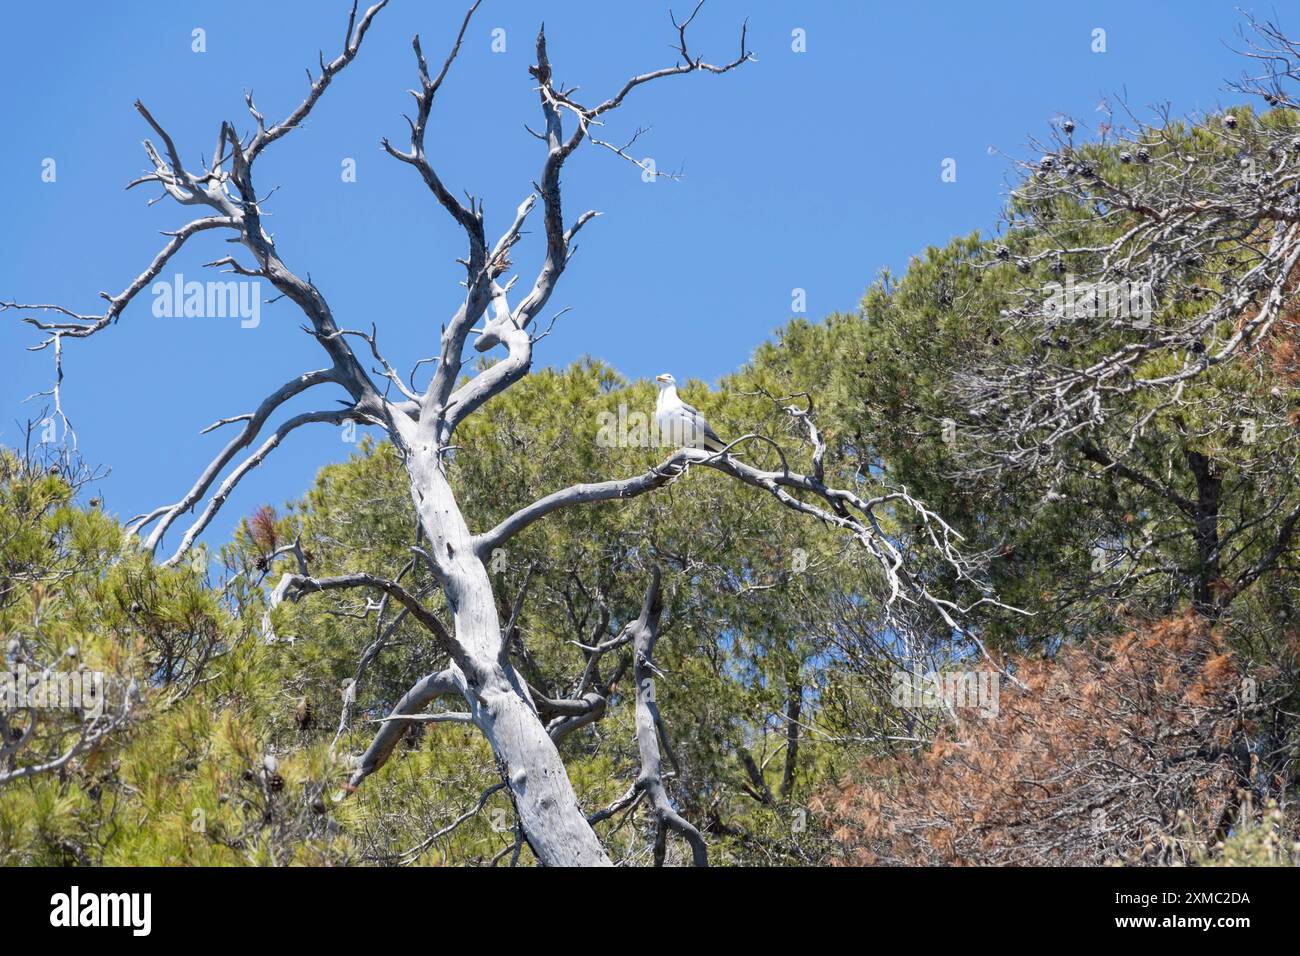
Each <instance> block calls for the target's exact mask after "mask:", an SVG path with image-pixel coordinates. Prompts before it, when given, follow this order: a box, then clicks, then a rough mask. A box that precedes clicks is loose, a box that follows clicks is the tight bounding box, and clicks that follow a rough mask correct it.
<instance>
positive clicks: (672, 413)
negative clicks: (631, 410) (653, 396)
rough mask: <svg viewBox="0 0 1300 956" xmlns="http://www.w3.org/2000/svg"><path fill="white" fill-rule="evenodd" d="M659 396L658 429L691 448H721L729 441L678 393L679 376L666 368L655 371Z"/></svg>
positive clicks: (656, 419) (657, 404) (714, 449)
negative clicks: (674, 375) (666, 370)
mask: <svg viewBox="0 0 1300 956" xmlns="http://www.w3.org/2000/svg"><path fill="white" fill-rule="evenodd" d="M655 381H656V382H658V383H659V398H658V399H657V400H656V401H655V424H656V425H658V426H659V433H660V434H661V435H665V436H668V437H669V439H670V440H671V441H674V442H676V443H677V444H679V445H685V446H687V447H688V448H703V449H706V450H707V451H722V450H723V449H724V448H726V447H727V443H726V442H724V441H723V440H722V439H721V438H719V437H718V433H717V432H715V431H714V430H713V426H711V425H710V424H709V422H708V419H706V418H705V417H704V416H703V415H701V414H700V410H699V409H698V408H696V407H695V406H693V405H687V404H686V403H685V402H683V401H682V400H681V399H680V398H678V397H677V379H675V378H673V377H672V375H670V374H669V373H667V372H664V373H663V374H662V375H656V376H655Z"/></svg>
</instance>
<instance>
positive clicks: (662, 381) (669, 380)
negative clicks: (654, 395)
mask: <svg viewBox="0 0 1300 956" xmlns="http://www.w3.org/2000/svg"><path fill="white" fill-rule="evenodd" d="M655 381H656V382H658V383H659V387H660V388H661V389H664V388H667V387H668V386H670V385H676V384H677V379H675V378H673V376H672V373H670V372H664V373H663V374H662V375H656V376H655Z"/></svg>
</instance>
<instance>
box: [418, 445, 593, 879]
mask: <svg viewBox="0 0 1300 956" xmlns="http://www.w3.org/2000/svg"><path fill="white" fill-rule="evenodd" d="M407 469H408V473H409V474H410V477H411V493H412V497H413V498H414V500H415V505H416V508H417V510H418V512H419V515H420V524H421V527H422V528H423V530H424V533H425V535H426V536H427V538H428V542H429V555H430V557H431V558H432V559H433V562H434V566H435V568H436V570H437V573H438V577H439V579H440V581H441V583H442V587H443V589H444V593H445V594H446V598H447V603H448V605H449V607H450V608H451V613H452V617H453V620H454V624H455V626H454V628H453V631H452V633H453V634H454V638H453V648H452V653H453V657H454V658H455V659H456V663H457V664H458V665H459V666H460V668H461V670H462V671H463V672H464V675H465V682H466V687H467V693H466V695H465V696H466V700H467V702H468V704H469V712H470V714H471V716H472V718H473V721H474V724H475V726H477V727H478V728H479V730H481V731H482V732H483V735H484V736H485V737H486V738H487V740H488V742H489V743H490V744H491V746H492V751H493V753H494V754H496V756H497V758H498V759H499V760H500V761H501V763H502V765H503V767H504V770H505V774H506V783H507V786H508V787H509V790H510V796H511V799H512V800H513V801H514V805H515V810H516V813H517V814H518V819H519V824H520V826H521V827H522V829H523V832H524V836H525V838H526V839H527V840H528V845H529V846H530V847H531V848H532V850H533V853H534V854H535V855H536V857H537V859H538V861H540V862H541V863H542V864H543V865H544V866H609V865H610V861H609V857H608V856H606V855H605V851H604V849H603V848H602V847H601V845H600V841H599V840H598V839H597V837H596V834H595V831H593V830H592V828H591V825H590V824H589V823H588V822H587V818H586V816H585V815H584V814H583V812H582V810H581V809H580V808H579V806H578V799H577V796H576V795H575V794H574V792H573V786H572V785H571V784H570V782H569V776H568V774H567V773H566V771H565V768H564V763H563V761H562V760H561V759H560V753H559V750H557V749H556V746H555V741H553V740H552V739H551V737H550V735H549V734H548V733H547V732H546V727H545V726H544V725H543V724H542V721H541V719H540V718H539V717H538V715H537V710H536V708H535V707H534V706H533V703H532V700H531V698H530V697H529V695H528V691H527V688H526V687H525V685H524V682H523V681H522V680H521V679H520V677H519V675H518V673H517V672H516V671H515V669H514V667H513V666H512V665H511V664H510V661H509V651H508V648H507V647H506V644H505V641H504V636H503V634H502V631H501V621H500V618H499V617H498V615H497V609H496V601H495V600H494V598H493V594H492V582H491V579H490V577H489V576H488V571H487V568H486V567H485V566H484V564H483V562H482V561H481V560H480V559H479V557H478V555H477V554H476V553H475V551H474V548H473V544H472V535H471V534H470V531H469V528H468V526H467V525H466V524H465V520H464V518H463V516H462V515H461V513H460V508H459V507H458V506H457V504H456V500H455V498H454V496H453V495H452V491H451V487H450V485H449V484H448V483H447V478H446V475H445V473H444V472H443V470H442V467H441V465H440V463H439V462H438V461H437V452H436V451H435V450H433V449H432V448H430V447H427V446H426V448H415V449H409V450H408V457H407Z"/></svg>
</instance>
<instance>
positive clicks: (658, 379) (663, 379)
mask: <svg viewBox="0 0 1300 956" xmlns="http://www.w3.org/2000/svg"><path fill="white" fill-rule="evenodd" d="M655 381H656V382H666V381H668V376H667V375H656V376H655Z"/></svg>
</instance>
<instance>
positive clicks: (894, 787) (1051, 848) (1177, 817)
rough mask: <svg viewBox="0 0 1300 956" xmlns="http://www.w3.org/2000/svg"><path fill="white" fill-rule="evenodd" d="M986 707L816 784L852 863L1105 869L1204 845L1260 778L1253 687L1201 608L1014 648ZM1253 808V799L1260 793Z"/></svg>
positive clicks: (1199, 851) (1169, 857)
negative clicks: (1014, 659)
mask: <svg viewBox="0 0 1300 956" xmlns="http://www.w3.org/2000/svg"><path fill="white" fill-rule="evenodd" d="M1016 676H1017V677H1018V679H1019V680H1020V681H1021V682H1023V683H1024V684H1025V686H1026V689H1024V690H1021V689H1019V688H1015V687H1013V686H1011V685H1010V684H1009V682H1006V681H1004V682H1003V685H1002V686H1003V691H1002V694H1001V700H1000V706H999V708H998V713H997V715H996V716H994V717H991V718H988V719H980V718H979V717H977V716H962V717H961V718H960V720H959V721H958V723H957V725H956V727H955V728H953V729H952V731H951V732H950V733H949V734H948V735H947V736H945V737H944V738H942V739H939V740H937V741H936V742H934V743H933V745H932V746H931V747H930V748H929V749H928V751H926V752H924V753H920V754H908V755H904V756H902V757H891V758H887V759H880V760H875V761H872V762H870V763H868V764H867V765H865V766H863V767H862V768H860V772H859V773H858V774H856V775H855V779H854V780H853V781H850V782H847V783H845V784H843V785H842V786H841V787H840V788H838V789H837V790H836V791H835V792H834V793H828V794H823V795H822V797H821V799H820V801H819V802H818V804H817V806H816V810H817V811H819V812H820V813H821V814H823V815H824V816H825V817H826V820H827V822H828V824H829V825H830V827H831V829H832V832H833V833H834V837H835V841H836V842H837V843H838V844H839V846H840V848H841V850H842V852H843V859H844V860H845V861H846V862H849V863H854V864H908V865H916V864H938V865H953V864H968V865H1002V864H1014V865H1100V864H1107V863H1116V862H1122V863H1129V864H1142V863H1146V864H1158V863H1174V862H1180V861H1183V860H1189V859H1194V858H1198V857H1200V856H1202V855H1203V854H1204V853H1205V851H1206V849H1207V847H1210V846H1212V845H1213V844H1214V843H1215V841H1216V840H1218V839H1221V838H1222V837H1223V835H1224V834H1225V833H1226V830H1227V828H1228V826H1230V825H1232V824H1233V823H1234V822H1235V821H1236V816H1237V812H1238V806H1239V804H1240V801H1241V796H1242V793H1243V788H1249V787H1251V786H1252V785H1253V786H1255V787H1256V788H1257V789H1259V788H1261V786H1262V788H1263V789H1265V790H1267V789H1269V787H1268V783H1267V781H1264V782H1263V784H1262V785H1261V781H1262V780H1263V778H1264V777H1265V776H1266V775H1265V774H1263V773H1261V772H1259V768H1258V762H1257V760H1256V758H1255V756H1254V755H1253V748H1252V743H1253V738H1254V735H1255V734H1256V732H1257V727H1256V725H1255V724H1254V722H1253V721H1252V720H1251V715H1252V713H1253V709H1252V706H1251V705H1252V697H1253V696H1254V695H1255V693H1256V691H1255V688H1256V687H1257V686H1259V685H1258V684H1256V683H1254V681H1256V680H1257V679H1259V680H1261V682H1262V678H1261V676H1260V675H1253V676H1252V675H1251V674H1248V673H1247V669H1246V668H1245V667H1244V666H1243V663H1242V661H1241V660H1239V659H1238V657H1237V656H1236V655H1234V654H1233V653H1232V652H1230V651H1229V650H1227V649H1226V648H1225V646H1224V642H1223V640H1222V638H1221V637H1220V636H1219V635H1218V634H1216V633H1214V632H1212V631H1211V630H1210V629H1209V628H1208V627H1207V626H1206V625H1205V623H1204V622H1203V620H1202V619H1200V618H1197V617H1194V616H1188V617H1183V618H1177V619H1173V620H1165V621H1160V622H1157V623H1155V624H1153V625H1150V626H1147V627H1146V628H1144V629H1142V630H1139V631H1134V632H1132V633H1129V634H1127V635H1124V636H1123V637H1120V638H1118V639H1116V640H1114V641H1111V642H1109V644H1102V643H1096V644H1093V645H1092V646H1090V647H1068V648H1066V649H1063V650H1062V651H1061V652H1060V653H1059V654H1058V655H1056V656H1055V657H1054V658H1052V659H1050V660H1043V659H1036V660H1027V659H1022V660H1020V661H1019V662H1018V665H1017V666H1016ZM1258 802H1260V803H1262V800H1261V801H1258Z"/></svg>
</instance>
